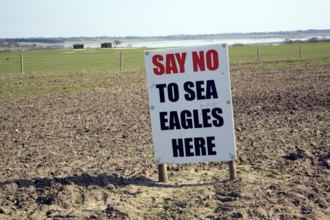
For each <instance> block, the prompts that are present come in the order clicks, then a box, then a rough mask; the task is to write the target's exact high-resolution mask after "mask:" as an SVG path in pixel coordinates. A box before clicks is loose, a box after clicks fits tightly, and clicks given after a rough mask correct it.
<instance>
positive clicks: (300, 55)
mask: <svg viewBox="0 0 330 220" xmlns="http://www.w3.org/2000/svg"><path fill="white" fill-rule="evenodd" d="M299 58H300V59H301V58H302V45H300V47H299Z"/></svg>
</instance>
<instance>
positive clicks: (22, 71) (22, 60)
mask: <svg viewBox="0 0 330 220" xmlns="http://www.w3.org/2000/svg"><path fill="white" fill-rule="evenodd" d="M21 73H24V58H23V53H21Z"/></svg>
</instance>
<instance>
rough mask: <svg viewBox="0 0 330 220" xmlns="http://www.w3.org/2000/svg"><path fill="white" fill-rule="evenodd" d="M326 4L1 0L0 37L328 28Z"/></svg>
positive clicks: (310, 0) (311, 0) (329, 6)
mask: <svg viewBox="0 0 330 220" xmlns="http://www.w3.org/2000/svg"><path fill="white" fill-rule="evenodd" d="M329 10H330V0H115V1H113V0H0V38H14V37H78V36H166V35H174V34H217V33H233V32H244V33H247V32H269V31H293V30H307V29H330V11H329Z"/></svg>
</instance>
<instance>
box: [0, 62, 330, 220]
mask: <svg viewBox="0 0 330 220" xmlns="http://www.w3.org/2000/svg"><path fill="white" fill-rule="evenodd" d="M231 75H232V76H231V79H232V92H233V102H234V117H235V132H236V143H237V151H238V161H237V170H238V179H237V180H235V181H230V180H229V171H228V165H227V164H226V163H205V164H204V163H203V164H180V165H179V164H177V165H175V164H173V165H169V166H168V173H169V182H168V183H159V182H158V174H157V165H156V164H155V162H154V158H153V148H152V140H151V128H150V118H149V110H148V97H147V89H146V78H145V74H144V72H143V71H136V72H131V73H128V74H122V75H121V76H113V77H112V76H109V77H105V78H104V80H103V84H102V85H100V86H97V87H95V88H94V89H93V90H89V91H80V92H68V93H47V94H43V95H35V96H27V97H21V98H19V97H16V98H10V99H4V100H1V101H0V155H1V156H0V219H328V218H329V216H330V113H329V112H330V65H319V66H317V65H314V66H313V65H311V66H309V65H305V64H304V63H303V62H301V63H300V65H291V63H290V62H282V63H281V62H280V63H261V64H258V63H254V64H249V65H240V64H236V65H233V66H232V67H231ZM82 77H83V76H82Z"/></svg>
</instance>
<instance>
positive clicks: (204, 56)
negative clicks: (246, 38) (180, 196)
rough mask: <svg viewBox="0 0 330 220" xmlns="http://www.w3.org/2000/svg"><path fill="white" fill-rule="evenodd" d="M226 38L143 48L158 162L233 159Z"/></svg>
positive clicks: (234, 153)
mask: <svg viewBox="0 0 330 220" xmlns="http://www.w3.org/2000/svg"><path fill="white" fill-rule="evenodd" d="M228 63H229V61H228V47H227V45H226V44H219V45H208V46H198V47H182V48H176V49H164V50H151V51H145V65H146V74H147V83H148V93H149V105H150V106H149V107H150V116H151V127H152V138H153V144H154V152H155V160H156V162H157V163H158V164H166V163H195V162H212V161H213V162H215V161H232V160H236V159H237V156H236V145H235V135H234V120H233V110H232V109H233V108H232V99H231V86H230V76H229V64H228Z"/></svg>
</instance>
